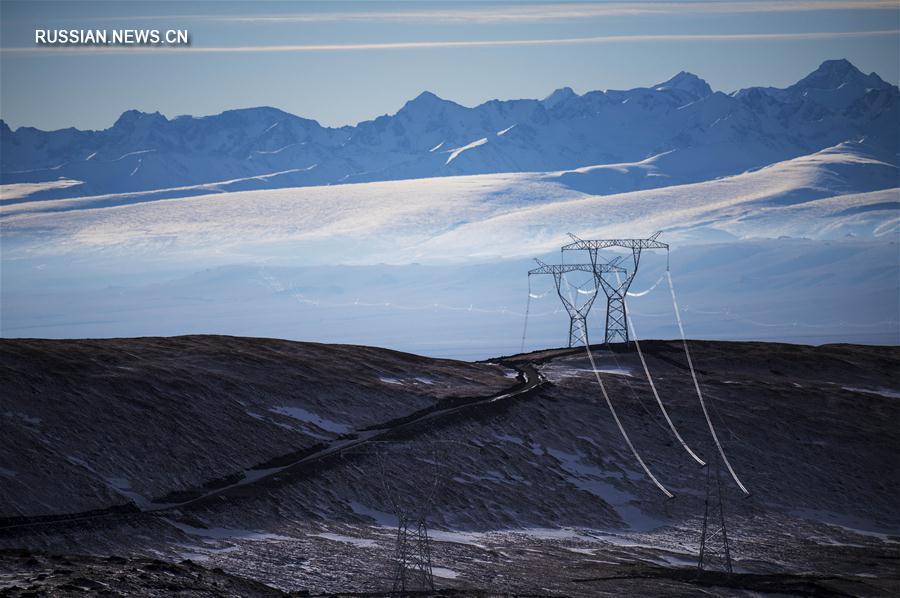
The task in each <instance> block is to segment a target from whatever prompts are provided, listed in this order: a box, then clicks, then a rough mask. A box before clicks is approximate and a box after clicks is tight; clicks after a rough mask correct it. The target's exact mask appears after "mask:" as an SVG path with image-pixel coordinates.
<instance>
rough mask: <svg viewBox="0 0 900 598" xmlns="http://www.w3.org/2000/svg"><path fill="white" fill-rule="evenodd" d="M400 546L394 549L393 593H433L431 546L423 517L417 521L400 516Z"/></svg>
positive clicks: (398, 528) (398, 541)
mask: <svg viewBox="0 0 900 598" xmlns="http://www.w3.org/2000/svg"><path fill="white" fill-rule="evenodd" d="M398 520H399V523H398V525H397V544H396V546H395V549H394V583H393V586H392V588H391V591H392V592H394V593H404V592H409V591H416V590H426V591H432V592H433V591H434V573H433V572H432V565H431V543H430V541H429V539H428V526H427V525H426V524H425V518H424V517H418V518H416V519H415V520H413V518H411V517H410V516H409V515H408V514H399V515H398Z"/></svg>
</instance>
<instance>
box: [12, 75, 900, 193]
mask: <svg viewBox="0 0 900 598" xmlns="http://www.w3.org/2000/svg"><path fill="white" fill-rule="evenodd" d="M898 118H900V90H898V88H897V87H896V86H892V85H890V84H888V83H886V82H885V81H883V80H882V79H881V78H880V77H879V76H878V75H876V74H874V73H872V74H869V75H865V74H863V73H862V72H860V71H859V70H858V69H857V68H856V67H854V66H853V65H852V64H851V63H849V62H848V61H846V60H833V61H826V62H824V63H823V64H822V65H821V66H820V67H819V68H818V69H816V70H815V71H814V72H813V73H811V74H810V75H808V76H806V77H804V78H803V79H801V80H800V81H798V82H797V83H795V84H794V85H791V86H790V87H787V88H785V89H775V88H762V87H754V88H749V89H743V90H740V91H738V92H734V93H732V94H725V93H722V92H717V91H713V90H712V89H711V88H710V86H709V85H708V84H707V83H706V82H705V81H703V80H702V79H700V78H699V77H697V76H696V75H693V74H691V73H686V72H681V73H679V74H678V75H676V76H675V77H673V78H671V79H670V80H668V81H665V82H663V83H660V84H658V85H653V86H651V87H647V88H637V89H631V90H627V91H617V90H607V91H591V92H588V93H585V94H583V95H578V94H576V93H575V92H574V91H572V90H571V89H569V88H562V89H559V90H556V91H554V92H553V93H552V94H550V95H549V96H547V97H546V98H544V99H543V100H508V101H499V100H492V101H489V102H486V103H484V104H481V105H479V106H476V107H474V108H467V107H464V106H461V105H459V104H456V103H454V102H451V101H448V100H444V99H441V98H439V97H437V96H436V95H434V94H432V93H429V92H424V93H422V94H421V95H419V96H418V97H416V98H415V99H413V100H410V101H409V102H407V103H406V104H405V105H404V106H403V107H402V108H401V109H400V110H399V111H398V112H397V113H396V114H393V115H385V116H381V117H378V118H376V119H374V120H371V121H366V122H362V123H359V124H358V125H356V126H355V127H350V126H347V127H340V128H327V127H322V126H320V125H319V124H318V123H317V122H315V121H312V120H308V119H304V118H300V117H297V116H294V115H291V114H288V113H286V112H283V111H281V110H277V109H275V108H250V109H243V110H231V111H227V112H223V113H222V114H219V115H215V116H207V117H191V116H179V117H175V118H172V119H167V118H166V117H164V116H163V115H161V114H159V113H152V114H148V113H142V112H138V111H134V110H132V111H128V112H125V113H124V114H122V116H121V117H120V118H119V119H118V120H117V121H116V123H115V124H114V125H113V126H112V127H110V128H109V129H106V130H102V131H79V130H77V129H63V130H59V131H52V132H46V131H40V130H37V129H34V128H31V127H21V128H19V129H17V130H15V131H12V130H11V129H10V128H9V127H8V126H7V125H6V124H5V123H2V122H0V143H2V145H0V149H2V152H0V154H2V162H0V171H2V174H0V177H2V183H5V184H9V183H47V182H53V181H57V180H59V179H65V180H71V181H74V182H73V183H71V184H68V185H54V186H53V188H47V186H44V187H42V188H40V190H39V191H37V192H36V193H33V194H32V195H31V196H30V197H29V199H32V200H33V199H44V198H65V197H79V196H88V195H98V194H104V193H122V192H132V191H146V190H152V189H163V188H165V189H170V190H171V189H172V188H182V189H177V190H176V191H170V195H194V194H201V193H209V192H210V191H213V192H214V191H220V190H229V191H231V190H246V189H259V188H279V187H297V186H311V185H325V184H337V183H348V182H366V181H380V180H399V179H413V178H423V177H435V176H452V175H464V174H484V173H501V172H547V171H554V170H571V169H577V168H581V167H587V166H593V165H598V164H607V165H608V164H613V165H615V164H634V163H639V162H642V161H645V160H648V159H652V158H654V157H655V156H660V155H664V156H666V158H665V160H662V162H664V163H665V165H666V167H665V168H657V169H656V171H655V172H654V176H652V177H649V176H647V177H640V180H639V181H638V182H636V183H635V186H633V187H627V186H626V187H624V188H622V187H617V188H616V191H618V192H621V191H629V190H635V189H641V188H652V187H661V186H668V185H671V184H680V183H688V182H696V181H701V180H707V179H710V178H715V177H719V176H723V175H730V174H737V173H740V172H743V171H745V170H748V169H753V168H758V167H761V166H765V165H767V164H772V163H774V162H777V161H781V160H786V159H790V158H794V157H797V156H801V155H806V154H810V153H813V152H816V151H818V150H821V149H823V148H826V147H830V146H834V145H836V144H838V143H841V142H843V141H848V140H858V139H860V138H863V137H865V138H866V140H867V143H868V144H869V145H871V146H877V147H880V148H882V152H881V153H882V159H885V156H886V157H887V159H889V160H890V161H892V162H896V161H897V153H898V147H897V145H898V137H897V132H896V130H895V126H894V125H895V123H896V122H897V121H898ZM662 162H661V163H662ZM76 182H77V183H76ZM197 185H204V188H203V189H196V188H193V187H195V186H197ZM184 187H188V188H186V189H185V188H184ZM3 199H4V200H5V201H4V203H13V202H15V201H17V199H16V198H10V197H9V196H8V195H6V196H5V197H4V198H3Z"/></svg>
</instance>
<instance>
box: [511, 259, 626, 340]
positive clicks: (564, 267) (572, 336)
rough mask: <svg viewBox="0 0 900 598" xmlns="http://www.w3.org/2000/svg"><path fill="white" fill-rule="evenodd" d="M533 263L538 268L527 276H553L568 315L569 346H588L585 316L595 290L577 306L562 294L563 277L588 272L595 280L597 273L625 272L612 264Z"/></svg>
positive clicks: (570, 298) (573, 298)
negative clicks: (572, 273)
mask: <svg viewBox="0 0 900 598" xmlns="http://www.w3.org/2000/svg"><path fill="white" fill-rule="evenodd" d="M534 261H536V262H537V263H538V265H539V266H540V267H538V268H535V269H533V270H529V271H528V276H533V275H536V274H551V275H553V282H554V283H555V284H556V294H557V295H559V299H560V301H562V304H563V306H564V307H565V308H566V312H567V313H568V314H569V346H570V347H575V346H578V345H581V344H585V345H588V344H590V343H589V342H588V327H587V316H588V312H589V311H591V306H592V305H593V304H594V299H596V298H597V289H596V287H595V288H594V291H593V293H591V294H590V295H589V296H588V298H587V299H585V301H584V303H582V305H581V306H579V305H578V300H577V298H575V297H572V296H569V297H566V295H565V294H564V293H563V286H562V285H563V281H564V279H565V275H566V274H567V273H569V272H588V273H590V274H592V275H593V276H594V278H596V272H597V271H602V272H604V273H606V272H619V273H625V270H624V269H622V268H619V267H618V266H615V265H613V264H593V263H592V264H545V263H544V262H542V261H541V260H539V259H535V260H534Z"/></svg>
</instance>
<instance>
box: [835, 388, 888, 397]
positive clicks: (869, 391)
mask: <svg viewBox="0 0 900 598" xmlns="http://www.w3.org/2000/svg"><path fill="white" fill-rule="evenodd" d="M841 388H843V389H844V390H849V391H850V392H861V393H864V394H869V395H880V396H882V397H887V398H889V399H900V391H897V390H893V389H890V388H856V387H853V386H843V387H841Z"/></svg>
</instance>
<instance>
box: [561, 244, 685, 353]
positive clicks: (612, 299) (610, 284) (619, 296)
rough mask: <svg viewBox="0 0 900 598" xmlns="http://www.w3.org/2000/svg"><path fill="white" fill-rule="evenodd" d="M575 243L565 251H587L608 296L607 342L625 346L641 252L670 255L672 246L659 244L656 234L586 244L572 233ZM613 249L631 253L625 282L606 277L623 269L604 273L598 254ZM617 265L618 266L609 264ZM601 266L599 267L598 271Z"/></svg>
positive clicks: (601, 285)
mask: <svg viewBox="0 0 900 598" xmlns="http://www.w3.org/2000/svg"><path fill="white" fill-rule="evenodd" d="M569 236H570V237H572V240H573V242H572V243H569V244H568V245H563V247H562V250H563V251H587V252H588V254H589V255H590V258H591V265H592V266H594V276H595V277H596V279H597V284H598V285H600V287H601V288H602V289H603V292H604V293H605V294H606V336H605V338H604V342H606V343H611V342H614V341H615V340H616V339H617V338H618V339H620V340H622V342H625V343H627V342H628V318H627V316H626V314H625V295H626V294H627V293H628V289H629V287H630V286H631V281H632V280H634V277H635V275H636V274H637V271H638V265H639V264H640V262H641V251H642V250H644V249H665V250H666V251H667V252H668V251H669V246H668V245H667V244H666V243H662V242H660V241H657V240H656V237H658V236H659V233H656V234H655V235H653V236H652V237H650V238H649V239H598V240H591V241H585V240H582V239H579V238H578V237H576V236H575V235H573V234H572V233H569ZM610 247H621V248H625V249H631V256H632V268H631V274H630V275H628V276H625V277H624V279H619V278H618V277H616V280H615V281H611V280H607V278H605V277H604V276H603V275H604V274H609V273H610V272H624V270H622V269H621V268H619V269H617V270H614V271H610V270H604V269H603V267H602V266H605V265H608V264H606V263H604V262H602V261H600V259H599V256H598V253H599V252H600V251H601V250H603V249H608V248H610ZM610 263H617V262H610ZM598 266H600V267H598Z"/></svg>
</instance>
